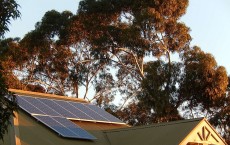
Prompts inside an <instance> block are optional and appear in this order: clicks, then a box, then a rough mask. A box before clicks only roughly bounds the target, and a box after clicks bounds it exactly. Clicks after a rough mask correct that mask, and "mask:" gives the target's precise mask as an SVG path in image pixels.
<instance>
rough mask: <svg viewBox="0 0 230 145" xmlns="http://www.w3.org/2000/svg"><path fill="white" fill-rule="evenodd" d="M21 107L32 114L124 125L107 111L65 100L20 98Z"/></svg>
mask: <svg viewBox="0 0 230 145" xmlns="http://www.w3.org/2000/svg"><path fill="white" fill-rule="evenodd" d="M18 102H19V106H20V107H21V108H22V109H24V110H25V111H26V112H28V113H30V114H41V115H48V116H59V117H66V118H71V119H77V120H87V121H94V122H97V121H99V122H113V123H123V122H122V121H121V120H119V119H118V118H116V117H114V116H112V115H111V114H109V113H107V112H106V111H105V110H103V109H101V108H99V107H97V106H95V105H92V104H83V103H77V102H70V101H64V100H54V99H45V98H35V97H28V96H27V97H25V96H23V97H22V96H18Z"/></svg>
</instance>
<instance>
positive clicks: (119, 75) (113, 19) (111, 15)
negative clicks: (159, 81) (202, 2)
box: [71, 0, 191, 99]
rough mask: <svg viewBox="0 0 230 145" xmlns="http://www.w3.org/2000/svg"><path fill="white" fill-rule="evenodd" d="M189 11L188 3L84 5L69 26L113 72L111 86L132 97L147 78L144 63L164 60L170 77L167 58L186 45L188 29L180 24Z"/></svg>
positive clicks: (106, 1) (121, 0)
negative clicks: (112, 83) (114, 71)
mask: <svg viewBox="0 0 230 145" xmlns="http://www.w3.org/2000/svg"><path fill="white" fill-rule="evenodd" d="M187 6H188V1H187V0H157V1H155V0H151V1H149V0H148V1H147V0H140V1H129V0H100V1H97V0H83V1H81V2H80V3H79V10H78V15H79V16H78V19H76V20H75V21H73V23H74V24H73V26H72V27H71V29H72V32H73V35H72V36H73V40H74V39H77V38H79V35H81V38H84V39H85V40H87V42H88V43H89V46H90V47H91V49H92V54H93V55H94V57H95V58H98V59H100V60H102V61H106V62H107V63H108V65H110V66H112V67H113V68H115V70H116V76H114V77H115V78H116V80H117V81H116V84H115V85H116V86H115V87H117V88H118V89H119V91H120V93H121V94H122V95H123V96H125V98H126V99H127V98H132V97H133V96H136V95H137V91H140V90H141V89H142V88H141V82H142V81H143V80H144V79H145V78H146V74H145V70H144V69H145V67H144V65H145V63H146V60H147V59H146V58H151V59H152V60H154V59H159V58H160V57H162V56H163V57H165V58H167V64H168V70H169V71H167V72H169V74H170V73H171V57H170V55H171V53H174V52H178V53H180V52H183V51H184V49H185V48H186V47H187V46H188V45H189V42H190V40H191V37H190V35H189V28H188V27H186V25H185V24H183V23H182V22H180V20H179V19H180V17H181V16H182V15H183V14H185V12H186V8H187ZM79 30H84V33H81V34H79V33H78V32H79ZM75 34H76V35H75ZM151 59H150V61H151ZM147 61H148V60H147ZM170 83H171V82H170V79H168V81H167V84H168V85H167V86H166V88H167V89H168V90H169V84H170Z"/></svg>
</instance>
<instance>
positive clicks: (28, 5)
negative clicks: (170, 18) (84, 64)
mask: <svg viewBox="0 0 230 145" xmlns="http://www.w3.org/2000/svg"><path fill="white" fill-rule="evenodd" d="M16 1H17V3H18V4H19V5H20V6H21V7H20V9H19V11H20V12H21V18H19V19H17V20H15V21H11V25H10V27H9V29H10V32H8V33H6V35H5V37H6V38H7V37H20V38H22V37H23V36H24V35H25V34H26V33H28V32H29V31H31V30H33V29H34V26H35V23H36V22H38V21H40V20H41V18H42V17H43V15H44V14H45V12H47V11H49V10H52V9H55V10H57V11H59V12H62V11H64V10H69V11H71V12H72V13H74V14H76V11H77V8H78V3H79V1H80V0H16ZM181 21H182V22H184V23H185V24H186V25H187V26H188V27H190V29H191V32H190V34H191V36H192V38H193V40H192V42H191V46H193V45H197V46H199V47H200V48H201V49H202V50H203V51H205V52H207V53H211V54H212V55H213V56H214V57H215V59H216V61H217V63H218V65H222V66H224V67H225V68H226V70H227V73H228V75H230V48H229V47H230V0H190V1H189V7H188V9H187V12H186V14H185V15H184V16H183V17H182V18H181ZM228 55H229V56H228Z"/></svg>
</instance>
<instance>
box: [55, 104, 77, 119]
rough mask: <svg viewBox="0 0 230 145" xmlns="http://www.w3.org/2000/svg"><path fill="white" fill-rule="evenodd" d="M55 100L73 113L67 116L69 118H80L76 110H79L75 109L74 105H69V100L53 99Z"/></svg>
mask: <svg viewBox="0 0 230 145" xmlns="http://www.w3.org/2000/svg"><path fill="white" fill-rule="evenodd" d="M53 101H54V102H55V103H56V104H58V105H59V106H62V107H63V108H64V109H66V110H67V111H68V112H70V113H71V116H66V117H67V118H78V116H77V115H76V112H77V111H78V110H76V109H75V110H74V109H73V106H71V105H69V103H68V102H67V101H62V100H53Z"/></svg>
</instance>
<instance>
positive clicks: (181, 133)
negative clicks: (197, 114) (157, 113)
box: [104, 118, 202, 145]
mask: <svg viewBox="0 0 230 145" xmlns="http://www.w3.org/2000/svg"><path fill="white" fill-rule="evenodd" d="M201 120H202V118H199V119H190V120H181V121H173V122H167V123H159V124H153V125H147V126H141V127H132V128H124V129H115V130H110V131H105V132H104V133H105V134H106V136H107V137H108V140H109V142H110V143H111V145H129V144H130V145H150V144H153V143H154V144H156V145H176V144H179V143H180V142H181V141H182V140H183V139H184V138H185V137H186V136H187V135H188V134H189V133H190V132H191V130H193V128H195V127H196V126H197V125H198V124H199V122H200V121H201Z"/></svg>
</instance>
